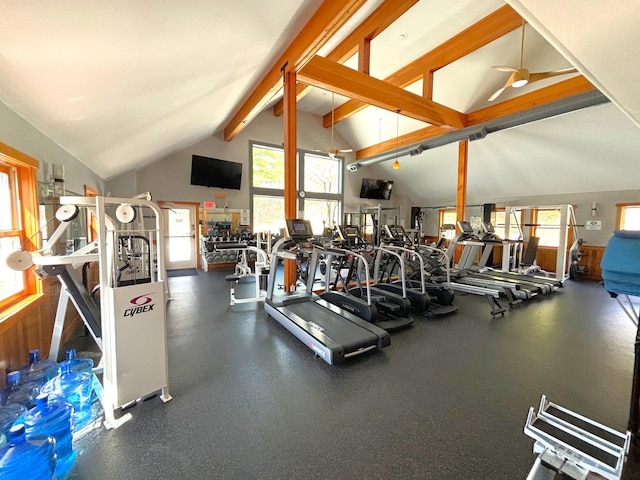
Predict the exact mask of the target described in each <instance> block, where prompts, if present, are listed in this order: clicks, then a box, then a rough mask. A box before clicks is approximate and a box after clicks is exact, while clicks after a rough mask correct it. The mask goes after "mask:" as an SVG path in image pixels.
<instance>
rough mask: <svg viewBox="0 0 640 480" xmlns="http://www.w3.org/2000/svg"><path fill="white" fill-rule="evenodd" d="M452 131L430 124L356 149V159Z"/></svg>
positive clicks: (362, 158)
mask: <svg viewBox="0 0 640 480" xmlns="http://www.w3.org/2000/svg"><path fill="white" fill-rule="evenodd" d="M450 131H451V130H450V129H449V128H444V127H436V126H433V125H430V126H428V127H425V128H421V129H419V130H416V131H413V132H409V133H406V134H404V135H400V136H399V137H398V138H397V139H395V138H390V139H389V140H385V141H384V142H380V143H377V144H375V145H371V146H369V147H365V148H361V149H360V150H357V151H356V160H364V159H365V158H369V157H373V156H375V155H380V154H383V153H386V152H391V151H392V150H395V149H396V148H399V147H406V146H408V145H415V144H416V143H419V142H424V141H425V140H427V139H429V138H434V137H439V136H440V135H444V134H445V133H449V132H450Z"/></svg>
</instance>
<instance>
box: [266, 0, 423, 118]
mask: <svg viewBox="0 0 640 480" xmlns="http://www.w3.org/2000/svg"><path fill="white" fill-rule="evenodd" d="M416 3H418V0H385V1H384V2H383V3H382V5H380V6H379V7H378V8H376V10H375V11H374V12H373V13H372V14H371V15H369V16H368V17H367V19H366V20H364V21H363V22H362V23H361V24H360V25H358V27H356V29H355V30H354V31H353V32H351V34H350V35H349V36H348V37H347V38H345V39H344V40H343V41H342V42H340V44H339V45H338V46H337V47H336V48H334V49H333V50H332V51H331V53H329V54H328V55H327V58H328V59H330V60H333V61H335V62H338V63H344V62H346V61H347V60H349V58H351V57H352V56H353V55H355V53H356V52H357V51H358V47H359V45H360V43H361V42H362V41H363V40H365V39H366V40H368V41H371V40H373V39H374V38H376V37H377V36H378V35H379V34H380V33H381V32H383V31H384V30H385V29H386V28H387V27H388V26H389V25H391V24H392V23H393V22H395V21H396V20H397V19H398V18H400V16H401V15H402V14H403V13H405V12H406V11H407V10H409V9H410V8H411V7H413V6H414V5H415V4H416ZM297 90H298V91H297V100H298V101H300V100H301V99H302V98H303V97H304V96H305V95H306V94H307V93H309V90H310V87H309V86H308V85H304V84H298V86H297ZM282 111H283V110H282V100H279V101H278V102H277V103H276V104H275V105H274V107H273V114H274V115H275V116H276V117H279V116H280V115H282Z"/></svg>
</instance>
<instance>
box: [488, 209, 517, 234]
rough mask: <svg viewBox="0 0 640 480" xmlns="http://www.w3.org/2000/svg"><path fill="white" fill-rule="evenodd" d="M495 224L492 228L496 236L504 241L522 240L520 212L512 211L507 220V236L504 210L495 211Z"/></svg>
mask: <svg viewBox="0 0 640 480" xmlns="http://www.w3.org/2000/svg"><path fill="white" fill-rule="evenodd" d="M495 215H496V220H495V222H496V224H495V225H494V226H493V227H494V229H495V231H496V234H497V235H498V236H499V237H500V238H503V239H505V240H522V230H521V229H522V210H512V214H511V217H510V218H509V235H507V234H506V233H505V225H506V223H505V220H506V219H505V215H506V213H505V209H501V210H496V212H495Z"/></svg>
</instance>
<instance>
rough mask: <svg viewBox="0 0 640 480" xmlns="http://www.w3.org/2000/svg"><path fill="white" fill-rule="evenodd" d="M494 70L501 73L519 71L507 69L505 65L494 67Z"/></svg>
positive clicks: (512, 68)
mask: <svg viewBox="0 0 640 480" xmlns="http://www.w3.org/2000/svg"><path fill="white" fill-rule="evenodd" d="M492 68H495V69H496V70H499V71H501V72H517V71H518V69H517V68H514V67H505V66H503V65H494V66H493V67H492Z"/></svg>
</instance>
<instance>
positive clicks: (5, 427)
mask: <svg viewBox="0 0 640 480" xmlns="http://www.w3.org/2000/svg"><path fill="white" fill-rule="evenodd" d="M25 413H27V409H26V408H25V406H24V405H20V404H19V403H7V404H6V405H0V434H2V433H5V434H6V433H9V429H10V428H11V426H12V425H13V424H14V423H15V422H17V421H21V420H22V417H23V416H24V414H25Z"/></svg>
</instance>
